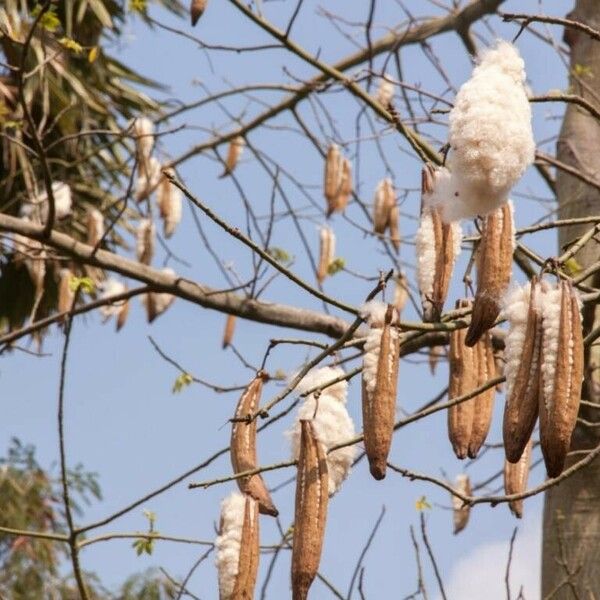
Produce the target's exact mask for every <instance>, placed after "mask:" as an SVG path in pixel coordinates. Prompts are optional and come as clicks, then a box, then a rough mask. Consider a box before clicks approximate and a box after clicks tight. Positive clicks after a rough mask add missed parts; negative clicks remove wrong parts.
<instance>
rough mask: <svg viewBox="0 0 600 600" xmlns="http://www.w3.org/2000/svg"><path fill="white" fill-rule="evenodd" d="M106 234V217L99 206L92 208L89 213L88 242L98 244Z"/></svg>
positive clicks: (92, 244) (93, 244)
mask: <svg viewBox="0 0 600 600" xmlns="http://www.w3.org/2000/svg"><path fill="white" fill-rule="evenodd" d="M103 235H104V217H103V215H102V213H101V212H100V211H99V210H98V209H97V208H92V209H91V210H90V211H89V212H88V214H87V243H88V245H90V246H96V244H98V243H99V242H100V240H101V239H102V236H103Z"/></svg>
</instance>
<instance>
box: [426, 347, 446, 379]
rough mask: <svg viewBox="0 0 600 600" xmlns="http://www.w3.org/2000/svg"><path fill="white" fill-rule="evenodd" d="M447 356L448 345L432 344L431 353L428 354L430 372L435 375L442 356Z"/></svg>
mask: <svg viewBox="0 0 600 600" xmlns="http://www.w3.org/2000/svg"><path fill="white" fill-rule="evenodd" d="M444 356H446V346H431V348H429V355H428V361H429V372H430V373H431V374H432V375H435V371H436V369H437V364H438V362H439V360H440V358H442V357H444Z"/></svg>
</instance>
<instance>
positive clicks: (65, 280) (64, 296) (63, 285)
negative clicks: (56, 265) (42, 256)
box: [57, 269, 74, 321]
mask: <svg viewBox="0 0 600 600" xmlns="http://www.w3.org/2000/svg"><path fill="white" fill-rule="evenodd" d="M71 277H73V273H71V270H70V269H61V270H60V271H59V280H58V306H57V309H58V312H59V313H65V312H68V311H69V310H71V305H72V304H73V295H74V294H73V290H72V289H71ZM61 321H62V319H61Z"/></svg>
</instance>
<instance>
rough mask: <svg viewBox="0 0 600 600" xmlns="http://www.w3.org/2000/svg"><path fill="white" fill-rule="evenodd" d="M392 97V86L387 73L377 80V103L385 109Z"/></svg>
mask: <svg viewBox="0 0 600 600" xmlns="http://www.w3.org/2000/svg"><path fill="white" fill-rule="evenodd" d="M393 97H394V84H393V83H392V79H391V77H390V75H388V74H387V73H386V74H385V75H384V76H383V77H382V78H381V79H380V80H379V87H378V88H377V102H379V104H381V106H383V107H385V108H387V107H388V106H389V104H390V102H391V101H392V99H393Z"/></svg>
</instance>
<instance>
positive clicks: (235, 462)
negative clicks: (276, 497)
mask: <svg viewBox="0 0 600 600" xmlns="http://www.w3.org/2000/svg"><path fill="white" fill-rule="evenodd" d="M266 379H267V375H266V373H264V372H263V371H259V372H258V374H257V375H256V377H255V378H254V379H253V380H252V381H251V382H250V384H249V385H248V387H247V388H246V389H245V390H244V392H243V394H242V396H241V397H240V400H239V402H238V405H237V408H236V410H235V415H234V417H235V419H244V418H246V417H248V416H249V415H252V414H254V413H255V412H256V410H257V409H258V405H259V403H260V397H261V393H262V387H263V382H264V381H265V380H266ZM230 454H231V465H232V466H233V472H234V473H242V472H243V471H250V470H252V469H256V468H257V467H258V461H257V458H256V419H252V420H250V421H238V420H236V421H233V422H232V425H231V445H230ZM237 483H238V487H239V488H240V491H241V492H243V493H244V494H248V495H249V496H251V497H252V498H254V499H255V500H256V501H257V502H258V504H259V510H260V512H261V513H262V514H263V515H271V516H273V517H276V516H277V515H278V514H279V512H278V510H277V509H276V508H275V505H274V504H273V501H272V500H271V495H270V494H269V491H268V490H267V486H266V485H265V482H264V481H263V478H262V477H261V475H260V473H257V474H255V475H250V476H249V477H242V478H240V479H238V480H237Z"/></svg>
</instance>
